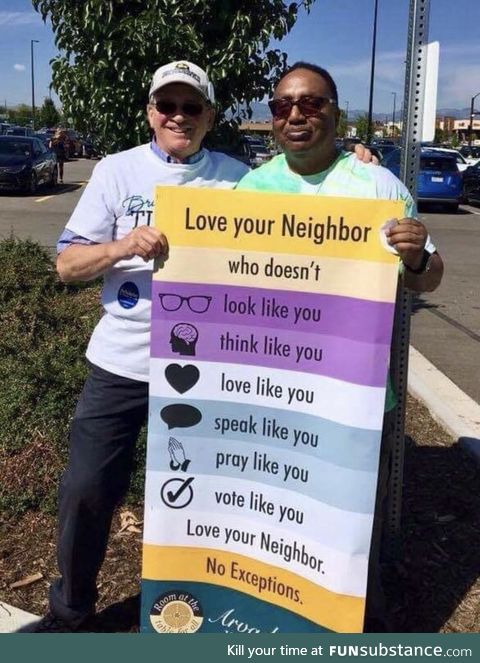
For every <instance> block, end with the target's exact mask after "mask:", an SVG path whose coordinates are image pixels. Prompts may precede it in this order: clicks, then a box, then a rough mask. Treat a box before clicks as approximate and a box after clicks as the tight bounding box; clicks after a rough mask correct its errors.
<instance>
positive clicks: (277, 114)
mask: <svg viewBox="0 0 480 663" xmlns="http://www.w3.org/2000/svg"><path fill="white" fill-rule="evenodd" d="M336 103H337V102H336V101H335V99H332V98H330V97H300V99H297V100H296V101H294V100H293V99H271V100H270V101H269V102H268V107H269V108H270V111H271V113H272V115H273V117H274V118H275V119H276V120H286V119H288V117H290V113H291V112H292V108H293V107H294V106H296V107H297V108H298V110H299V111H300V113H301V114H302V115H303V116H304V117H318V116H319V115H320V113H321V111H322V110H323V109H324V108H325V106H327V104H332V105H334V104H336Z"/></svg>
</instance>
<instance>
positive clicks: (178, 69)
mask: <svg viewBox="0 0 480 663" xmlns="http://www.w3.org/2000/svg"><path fill="white" fill-rule="evenodd" d="M177 73H181V74H185V75H186V76H190V78H194V79H195V80H196V81H197V83H201V81H200V76H198V75H197V74H195V73H194V72H193V71H192V70H191V69H190V67H189V66H188V64H186V63H185V62H177V63H176V65H175V68H174V69H167V70H166V71H164V72H163V74H162V78H165V77H166V76H172V74H173V75H174V74H177Z"/></svg>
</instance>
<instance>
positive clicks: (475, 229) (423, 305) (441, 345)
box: [0, 159, 480, 402]
mask: <svg viewBox="0 0 480 663" xmlns="http://www.w3.org/2000/svg"><path fill="white" fill-rule="evenodd" d="M95 163H96V161H89V160H86V159H78V160H72V161H69V162H67V163H66V164H65V183H64V184H63V185H58V187H57V188H56V189H55V190H54V191H49V190H45V191H42V190H40V191H39V192H38V193H37V194H36V195H34V196H24V195H14V194H7V193H1V194H0V198H1V203H0V236H2V237H8V236H9V235H10V234H12V233H13V235H15V236H17V237H20V238H32V239H33V240H35V241H37V242H39V243H41V244H42V245H44V246H46V247H49V249H50V250H51V251H52V255H53V253H54V247H55V244H56V241H57V238H58V236H59V234H60V232H61V231H62V229H63V227H64V225H65V222H66V221H67V219H68V217H69V215H70V213H71V211H72V209H73V208H74V206H75V204H76V202H77V200H78V199H79V197H80V195H81V193H82V190H83V188H84V186H85V184H86V183H87V182H88V179H89V177H90V174H91V172H92V169H93V167H94V166H95ZM420 218H421V220H422V221H423V222H424V223H425V224H426V226H427V228H428V229H429V231H430V233H431V235H432V238H433V240H434V242H435V244H436V246H437V248H438V250H439V252H440V253H441V255H442V256H443V259H444V261H445V276H444V279H443V282H442V285H441V286H440V288H439V289H438V290H437V291H436V292H434V293H425V294H423V295H421V296H420V297H419V298H417V299H416V300H415V302H414V310H413V315H412V338H411V340H412V344H413V345H414V347H415V348H416V349H417V350H419V351H420V352H421V353H422V354H423V355H424V356H425V357H427V359H429V360H430V361H431V362H432V363H433V364H434V365H435V366H436V367H437V368H438V369H439V370H441V371H442V372H443V373H445V374H446V375H447V376H448V377H449V378H450V379H451V380H453V382H455V383H456V384H457V385H458V386H459V387H460V388H461V389H462V390H463V391H465V392H466V393H467V394H468V395H469V396H471V397H472V398H473V399H474V400H476V401H477V402H480V380H479V379H478V376H479V375H480V260H479V258H478V250H479V249H478V247H479V246H480V206H479V207H474V206H470V205H464V206H461V207H460V210H459V212H458V213H457V214H450V213H445V212H444V211H443V210H442V209H441V208H435V207H430V208H425V209H421V211H420Z"/></svg>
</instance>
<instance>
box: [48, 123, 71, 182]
mask: <svg viewBox="0 0 480 663" xmlns="http://www.w3.org/2000/svg"><path fill="white" fill-rule="evenodd" d="M48 147H49V148H50V149H51V150H53V151H54V152H55V155H56V157H57V163H58V181H59V182H60V183H62V184H63V164H64V163H65V161H66V160H67V150H68V138H67V133H66V132H65V131H64V130H63V129H57V130H56V131H55V133H54V135H53V137H52V138H51V140H50V142H49V144H48Z"/></svg>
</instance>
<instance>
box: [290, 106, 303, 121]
mask: <svg viewBox="0 0 480 663" xmlns="http://www.w3.org/2000/svg"><path fill="white" fill-rule="evenodd" d="M304 120H305V115H303V113H302V111H301V110H300V108H299V107H298V105H297V104H293V106H292V108H291V110H290V115H289V116H288V121H289V122H303V121H304Z"/></svg>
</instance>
